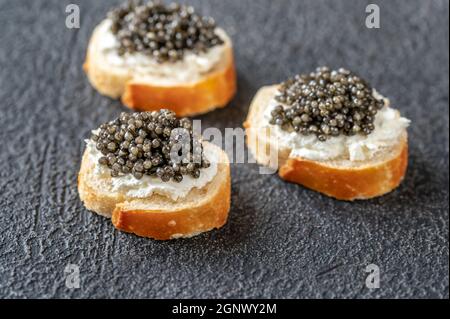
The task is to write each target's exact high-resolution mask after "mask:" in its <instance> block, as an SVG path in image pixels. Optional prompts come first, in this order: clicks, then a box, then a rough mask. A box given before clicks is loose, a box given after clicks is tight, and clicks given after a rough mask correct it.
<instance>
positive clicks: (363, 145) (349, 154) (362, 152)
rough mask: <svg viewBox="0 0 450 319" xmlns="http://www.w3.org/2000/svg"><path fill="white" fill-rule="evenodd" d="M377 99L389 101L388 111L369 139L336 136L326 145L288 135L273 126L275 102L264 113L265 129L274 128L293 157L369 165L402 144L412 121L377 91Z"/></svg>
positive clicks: (380, 115)
mask: <svg viewBox="0 0 450 319" xmlns="http://www.w3.org/2000/svg"><path fill="white" fill-rule="evenodd" d="M373 95H374V97H375V98H377V99H381V98H383V99H384V100H385V105H386V106H385V107H384V108H383V109H381V110H380V111H378V113H377V115H376V116H375V121H374V125H375V130H374V131H373V132H372V133H371V134H369V135H367V136H366V135H362V134H358V135H354V136H344V135H340V136H335V137H330V138H328V139H327V140H326V141H325V142H321V141H319V140H318V138H317V137H316V135H302V134H299V133H297V132H287V131H285V130H282V129H281V128H280V127H279V126H278V125H271V124H269V120H270V118H271V114H270V113H271V111H272V110H273V109H274V108H275V106H277V105H280V103H279V102H277V101H276V100H275V99H272V100H271V101H270V103H269V106H268V108H267V109H266V111H265V113H264V126H266V127H270V130H271V132H273V133H272V134H274V136H275V137H276V138H277V139H278V145H279V146H280V147H282V148H290V149H292V150H291V153H290V157H291V158H295V157H302V158H305V159H310V160H314V161H329V160H338V159H345V160H350V161H366V160H370V159H371V158H373V157H375V156H376V155H377V154H378V153H379V152H381V151H383V150H386V149H390V148H392V147H394V146H395V145H396V143H398V140H399V138H400V137H401V134H403V132H404V130H405V128H407V127H408V126H409V124H410V121H409V120H408V119H406V118H404V117H401V116H400V114H399V113H398V112H397V111H395V110H394V109H392V108H390V107H389V100H388V99H386V98H384V97H382V96H381V95H380V94H379V93H378V92H376V91H375V90H374V92H373Z"/></svg>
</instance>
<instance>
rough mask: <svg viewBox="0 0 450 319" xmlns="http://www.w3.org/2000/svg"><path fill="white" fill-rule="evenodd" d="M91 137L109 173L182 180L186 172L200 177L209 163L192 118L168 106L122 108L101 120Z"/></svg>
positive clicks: (164, 179)
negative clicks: (135, 109) (112, 117)
mask: <svg viewBox="0 0 450 319" xmlns="http://www.w3.org/2000/svg"><path fill="white" fill-rule="evenodd" d="M91 140H92V141H93V142H94V143H96V148H97V150H99V151H100V152H101V153H102V157H100V159H99V161H98V162H99V164H100V165H105V166H107V167H109V168H110V170H111V176H112V177H117V176H121V175H124V174H132V175H133V176H134V177H135V178H137V179H140V178H142V177H143V176H144V175H150V176H157V177H159V178H160V179H161V180H162V181H164V182H168V181H170V180H173V181H175V182H181V181H182V180H183V176H186V175H188V176H192V177H193V178H199V177H200V173H201V171H200V170H201V169H202V168H207V167H209V166H210V163H209V161H208V160H207V159H206V158H205V156H204V153H203V147H202V144H201V139H200V138H199V137H197V136H195V134H193V131H192V123H191V121H190V120H189V119H187V118H181V119H177V118H176V116H175V113H174V112H172V111H169V110H160V111H159V112H158V111H153V112H142V113H132V114H130V113H125V112H124V113H122V114H121V115H120V117H119V118H118V119H116V120H114V121H111V122H109V123H106V124H102V125H101V126H100V128H99V131H98V132H95V134H92V136H91Z"/></svg>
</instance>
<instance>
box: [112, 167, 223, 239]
mask: <svg viewBox="0 0 450 319" xmlns="http://www.w3.org/2000/svg"><path fill="white" fill-rule="evenodd" d="M230 189H231V184H230V177H229V174H228V178H227V179H226V181H225V182H224V183H221V184H220V187H219V188H217V189H216V191H215V194H214V196H212V197H211V198H210V199H209V200H208V201H204V202H200V203H198V204H197V205H195V206H191V207H184V208H180V209H176V210H170V211H168V210H134V209H130V208H128V205H127V204H118V205H116V208H115V209H114V211H113V215H112V223H113V225H114V226H115V227H116V228H117V229H119V230H122V231H125V232H129V233H134V234H136V235H138V236H142V237H150V238H154V239H159V240H167V239H174V238H181V237H183V238H187V237H192V236H195V235H197V234H200V233H203V232H207V231H210V230H212V229H214V228H220V227H222V226H223V225H224V224H225V223H226V221H227V217H228V212H229V210H230Z"/></svg>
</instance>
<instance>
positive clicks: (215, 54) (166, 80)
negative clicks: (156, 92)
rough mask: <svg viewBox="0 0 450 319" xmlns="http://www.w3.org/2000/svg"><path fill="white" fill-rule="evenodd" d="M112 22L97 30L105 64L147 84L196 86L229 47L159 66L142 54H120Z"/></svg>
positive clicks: (223, 35) (219, 60) (102, 23)
mask: <svg viewBox="0 0 450 319" xmlns="http://www.w3.org/2000/svg"><path fill="white" fill-rule="evenodd" d="M110 27H111V20H110V19H105V20H103V21H102V22H101V23H100V24H99V26H98V27H97V31H96V32H97V33H98V39H99V40H98V43H97V50H99V51H100V53H101V55H102V56H103V57H104V58H105V63H107V64H108V65H110V66H113V67H119V68H126V69H127V70H129V71H130V72H132V73H133V75H134V77H135V78H136V77H138V78H139V79H142V80H143V81H145V80H148V81H152V82H156V83H160V84H163V85H174V84H178V83H186V82H195V81H198V80H199V79H200V78H201V76H203V75H204V74H207V73H208V72H210V71H211V70H213V69H214V67H215V66H217V65H218V64H219V63H220V62H221V61H222V59H224V57H225V54H226V45H225V44H222V45H217V46H214V47H212V48H210V49H208V50H207V52H205V53H200V54H195V53H193V52H186V53H185V54H184V57H183V59H182V60H179V61H176V62H174V63H170V62H165V63H158V62H157V61H156V59H155V58H153V57H151V56H148V55H146V54H143V53H139V52H136V53H132V54H130V53H125V54H124V55H122V56H120V55H119V54H118V47H119V41H118V40H117V38H116V36H115V35H114V34H113V33H112V32H111V30H110ZM215 32H216V33H217V34H218V35H219V36H220V38H221V39H222V40H224V42H225V43H230V40H229V38H228V36H227V35H226V33H225V31H223V30H222V29H220V28H217V29H216V30H215Z"/></svg>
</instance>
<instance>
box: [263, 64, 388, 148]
mask: <svg viewBox="0 0 450 319" xmlns="http://www.w3.org/2000/svg"><path fill="white" fill-rule="evenodd" d="M275 99H276V101H277V102H279V103H280V105H277V106H276V107H275V108H274V109H273V110H272V113H271V119H270V124H272V125H279V126H280V127H281V128H282V129H284V130H295V131H296V132H299V133H301V134H304V135H308V134H315V135H316V136H317V138H318V139H319V140H320V141H326V140H327V138H329V137H330V136H339V135H341V134H342V135H346V136H351V135H355V134H365V135H369V134H370V133H371V132H372V131H373V130H374V129H375V126H374V120H375V115H376V114H377V112H378V110H380V109H382V108H383V107H384V101H383V100H382V99H380V100H378V99H376V98H375V97H374V96H373V90H372V88H371V87H370V86H369V85H368V84H367V82H365V81H364V80H363V79H361V78H360V77H358V76H357V75H355V74H354V73H352V72H350V71H348V70H345V69H343V68H341V69H339V70H337V71H334V70H333V71H332V70H330V69H329V68H327V67H320V68H317V69H316V71H315V72H312V73H310V74H302V75H297V76H295V77H294V78H292V79H289V80H287V81H286V82H284V83H282V85H281V87H280V89H279V94H278V95H277V96H276V98H275Z"/></svg>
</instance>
